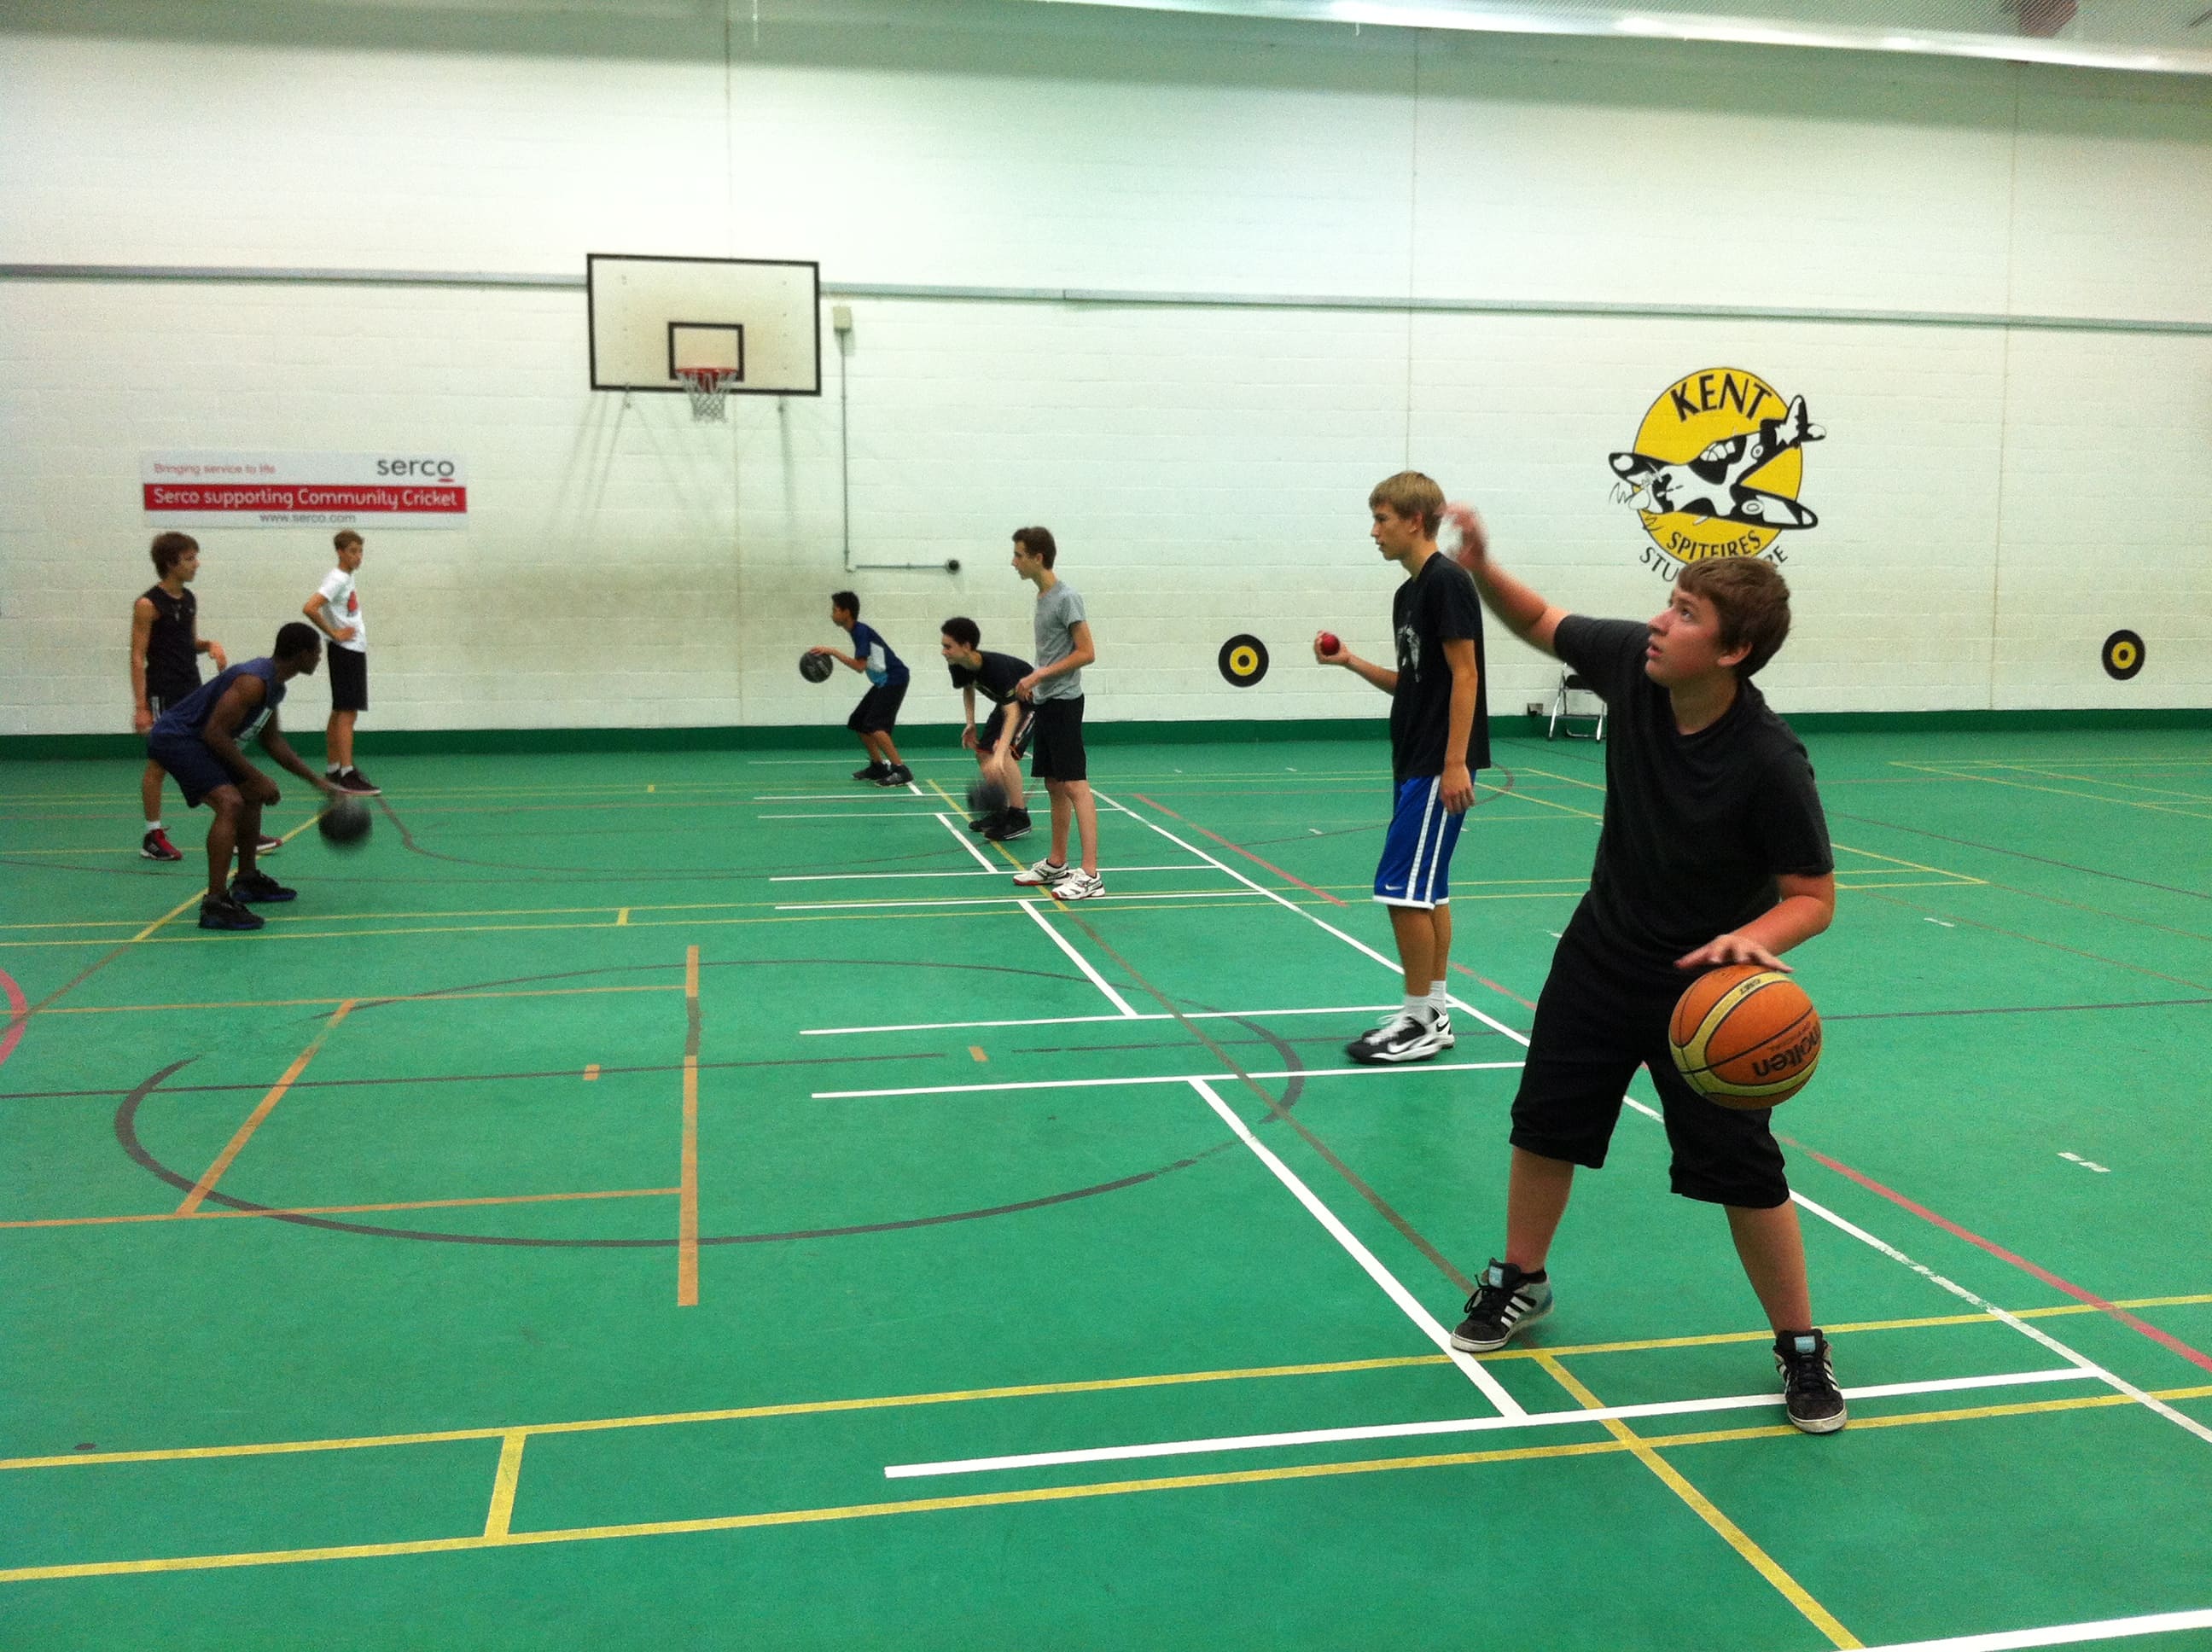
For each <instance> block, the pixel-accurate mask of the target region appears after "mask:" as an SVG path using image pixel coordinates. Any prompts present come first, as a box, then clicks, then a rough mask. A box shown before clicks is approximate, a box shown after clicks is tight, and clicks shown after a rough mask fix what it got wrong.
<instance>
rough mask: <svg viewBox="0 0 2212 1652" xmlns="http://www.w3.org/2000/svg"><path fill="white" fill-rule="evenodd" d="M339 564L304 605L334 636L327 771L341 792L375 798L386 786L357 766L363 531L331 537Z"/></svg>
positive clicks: (363, 686) (364, 639)
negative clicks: (359, 583)
mask: <svg viewBox="0 0 2212 1652" xmlns="http://www.w3.org/2000/svg"><path fill="white" fill-rule="evenodd" d="M331 549H332V550H335V551H336V552H337V559H338V565H337V567H336V568H332V569H331V571H330V572H329V573H328V574H325V575H323V582H322V584H320V585H319V586H316V587H315V594H314V595H313V596H312V597H310V598H307V602H306V604H304V605H303V606H302V607H301V610H300V611H301V613H303V614H305V615H306V616H307V617H308V618H309V619H311V620H313V622H314V624H315V629H317V630H319V631H320V632H321V633H322V634H323V635H325V636H326V637H328V638H329V639H330V640H331V720H330V721H329V722H328V723H327V724H325V726H324V729H323V738H324V743H325V750H324V753H323V755H324V756H325V759H326V760H327V761H325V763H324V765H323V772H324V773H325V774H327V775H328V776H329V777H330V780H331V784H332V785H334V786H336V787H337V789H338V790H339V791H341V792H350V793H354V795H355V796H356V797H363V798H373V797H375V796H376V795H377V794H378V793H380V791H381V790H382V789H383V788H382V787H379V786H377V785H375V784H374V782H373V781H371V780H370V779H369V778H368V775H366V774H362V772H361V770H359V769H358V768H355V767H354V766H353V726H354V724H355V722H356V720H358V719H359V718H360V716H361V714H362V713H363V712H365V711H367V710H368V616H366V615H364V614H363V613H362V611H361V592H359V591H358V590H357V589H356V587H355V585H354V577H353V576H354V575H355V574H358V573H359V572H360V571H361V556H362V544H361V536H360V535H359V534H357V533H356V532H355V531H353V530H352V529H351V528H342V529H340V530H339V531H338V532H337V533H336V534H335V535H333V536H332V537H331Z"/></svg>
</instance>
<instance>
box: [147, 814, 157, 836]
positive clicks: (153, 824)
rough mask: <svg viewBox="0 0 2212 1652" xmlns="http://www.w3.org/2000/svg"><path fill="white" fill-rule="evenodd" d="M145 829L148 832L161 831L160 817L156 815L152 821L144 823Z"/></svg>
mask: <svg viewBox="0 0 2212 1652" xmlns="http://www.w3.org/2000/svg"><path fill="white" fill-rule="evenodd" d="M146 829H147V830H148V831H149V832H158V831H160V830H161V817H160V816H159V815H156V816H155V817H154V818H153V819H151V820H149V821H148V822H147V823H146Z"/></svg>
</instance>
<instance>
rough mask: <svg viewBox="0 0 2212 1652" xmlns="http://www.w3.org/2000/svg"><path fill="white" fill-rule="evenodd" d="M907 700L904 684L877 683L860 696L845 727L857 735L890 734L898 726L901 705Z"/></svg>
mask: <svg viewBox="0 0 2212 1652" xmlns="http://www.w3.org/2000/svg"><path fill="white" fill-rule="evenodd" d="M905 698H906V684H905V683H873V684H872V685H870V687H869V689H868V691H867V692H866V694H864V695H861V696H860V704H859V705H857V706H855V707H854V708H853V714H852V715H851V716H850V717H848V718H847V719H846V720H845V726H846V727H847V728H849V729H851V730H852V731H853V732H854V733H855V734H888V733H890V732H891V730H893V729H894V728H896V727H897V726H898V714H899V704H900V702H901V701H903V700H904V699H905Z"/></svg>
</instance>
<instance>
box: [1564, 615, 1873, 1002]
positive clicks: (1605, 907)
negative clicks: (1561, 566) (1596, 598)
mask: <svg viewBox="0 0 2212 1652" xmlns="http://www.w3.org/2000/svg"><path fill="white" fill-rule="evenodd" d="M1650 635H1651V634H1650V627H1649V626H1647V625H1644V623H1642V622H1640V621H1636V620H1600V619H1589V618H1586V617H1584V616H1581V615H1571V616H1568V617H1567V618H1565V619H1563V620H1561V621H1560V622H1559V630H1558V632H1557V633H1556V635H1554V637H1553V644H1552V646H1553V649H1554V650H1555V651H1556V652H1557V653H1558V654H1559V658H1560V659H1562V660H1564V661H1565V662H1566V665H1567V666H1568V668H1569V669H1570V670H1571V671H1574V672H1576V673H1577V675H1579V676H1580V677H1582V678H1583V681H1584V682H1586V683H1589V685H1590V687H1591V688H1592V689H1595V691H1596V692H1597V693H1598V694H1599V695H1601V696H1602V697H1603V698H1604V700H1605V702H1606V706H1607V710H1608V712H1609V715H1608V717H1607V722H1606V738H1605V786H1606V790H1605V825H1604V827H1603V829H1601V831H1600V833H1599V834H1598V841H1597V865H1596V867H1595V870H1594V871H1593V872H1591V874H1590V887H1589V894H1588V895H1586V896H1583V902H1582V905H1581V906H1580V907H1579V908H1577V909H1576V913H1575V919H1574V921H1575V922H1576V923H1577V925H1583V924H1587V925H1589V926H1591V927H1592V928H1593V929H1594V930H1595V933H1596V935H1597V937H1598V938H1600V939H1601V941H1602V942H1604V943H1605V944H1606V945H1607V948H1608V950H1610V951H1613V953H1614V955H1615V956H1616V957H1620V959H1621V960H1622V962H1623V963H1626V964H1628V965H1629V966H1631V967H1632V968H1633V969H1637V970H1638V971H1639V972H1649V973H1650V974H1653V975H1661V976H1664V977H1665V978H1667V979H1669V980H1680V979H1681V978H1682V975H1683V972H1681V971H1680V970H1677V969H1675V968H1674V960H1675V959H1676V958H1679V957H1681V956H1682V955H1683V954H1684V953H1686V952H1694V951H1697V949H1698V948H1699V947H1701V946H1703V945H1704V944H1705V943H1706V942H1708V941H1710V940H1711V939H1712V938H1714V937H1715V936H1716V935H1723V934H1726V933H1727V932H1729V931H1730V930H1733V929H1736V928H1738V927H1740V926H1742V925H1744V924H1747V923H1748V922H1750V921H1751V920H1753V918H1756V917H1758V916H1759V914H1761V913H1762V912H1765V911H1766V910H1767V909H1768V908H1770V907H1771V906H1772V905H1773V904H1774V902H1775V901H1776V900H1777V899H1778V895H1779V891H1778V888H1777V886H1776V884H1775V879H1776V878H1778V877H1781V876H1784V875H1788V876H1796V877H1805V878H1817V877H1819V876H1820V875H1821V874H1823V873H1826V872H1832V871H1834V870H1835V865H1836V861H1835V855H1834V853H1833V851H1832V849H1831V848H1830V847H1829V844H1828V823H1827V818H1826V816H1825V815H1824V814H1823V813H1822V812H1821V810H1820V793H1819V791H1818V790H1817V789H1816V788H1815V787H1814V784H1813V764H1812V760H1811V759H1810V758H1809V757H1808V756H1807V755H1806V752H1805V747H1804V745H1803V744H1802V742H1801V741H1799V739H1798V738H1797V736H1796V733H1795V732H1793V731H1792V730H1791V728H1790V725H1789V724H1787V723H1785V722H1784V721H1783V720H1782V719H1781V718H1780V717H1779V716H1778V715H1777V714H1775V713H1774V711H1773V710H1772V709H1771V708H1769V707H1768V705H1767V703H1766V698H1765V695H1762V694H1760V693H1759V690H1758V689H1757V688H1755V687H1754V686H1753V685H1752V684H1751V683H1740V684H1739V685H1738V687H1737V690H1736V697H1735V704H1733V705H1731V706H1730V707H1729V708H1728V710H1727V711H1725V712H1723V714H1721V717H1720V720H1718V721H1717V722H1715V723H1713V724H1711V725H1710V726H1707V727H1705V728H1701V729H1699V731H1698V732H1696V733H1694V734H1684V733H1682V732H1680V730H1678V729H1677V728H1676V727H1675V726H1674V701H1673V700H1672V699H1671V698H1670V697H1669V696H1668V693H1667V690H1666V689H1662V688H1661V687H1660V686H1659V685H1658V684H1657V683H1654V682H1653V681H1652V680H1651V679H1650V677H1647V676H1645V675H1644V649H1645V647H1647V646H1648V645H1649V643H1650Z"/></svg>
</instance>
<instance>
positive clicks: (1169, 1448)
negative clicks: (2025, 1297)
mask: <svg viewBox="0 0 2212 1652" xmlns="http://www.w3.org/2000/svg"><path fill="white" fill-rule="evenodd" d="M2083 1380H2085V1379H2084V1378H2083V1376H2082V1374H2081V1372H2080V1371H2077V1370H2074V1369H2072V1368H2071V1367H2070V1366H2069V1367H2068V1368H2066V1369H2064V1370H2041V1371H2003V1372H2000V1373H1998V1374H1996V1375H1995V1376H1948V1377H1939V1378H1937V1379H1936V1380H1934V1381H1932V1382H1884V1383H1880V1384H1877V1385H1876V1386H1875V1387H1872V1388H1845V1389H1844V1396H1845V1397H1846V1398H1847V1399H1851V1400H1880V1399H1887V1398H1891V1397H1893V1396H1902V1395H1907V1394H1956V1393H1959V1392H1960V1391H1961V1390H1964V1389H1968V1388H2011V1387H2014V1386H2015V1385H2018V1384H2027V1383H2039V1382H2081V1381H2083ZM1781 1406H1782V1396H1781V1395H1780V1394H1776V1393H1767V1394H1729V1395H1727V1396H1725V1397H1723V1398H1720V1399H1715V1400H1657V1401H1654V1402H1652V1403H1650V1404H1648V1405H1640V1406H1605V1407H1604V1408H1603V1409H1601V1410H1593V1411H1539V1412H1525V1411H1520V1410H1519V1409H1518V1408H1517V1407H1516V1411H1515V1413H1514V1414H1512V1415H1510V1416H1505V1417H1451V1418H1441V1419H1438V1420H1435V1421H1430V1422H1424V1423H1373V1424H1365V1425H1364V1426H1360V1427H1357V1428H1314V1429H1297V1430H1291V1431H1289V1432H1285V1433H1281V1434H1228V1435H1222V1436H1218V1437H1217V1438H1214V1439H1210V1440H1160V1441H1154V1442H1149V1443H1147V1444H1144V1445H1126V1446H1094V1447H1091V1448H1088V1449H1083V1450H1078V1451H1033V1452H1024V1453H1022V1454H1019V1455H1012V1456H1005V1457H964V1458H955V1459H952V1460H951V1461H945V1462H936V1463H895V1464H893V1465H891V1466H890V1467H887V1468H885V1469H884V1479H894V1480H905V1479H921V1478H922V1477H923V1476H925V1475H935V1474H980V1473H984V1472H986V1471H987V1470H991V1469H1000V1468H1052V1467H1060V1466H1061V1465H1064V1464H1068V1463H1103V1462H1125V1461H1128V1460H1130V1459H1131V1458H1136V1457H1188V1456H1197V1455H1203V1454H1206V1453H1210V1452H1218V1451H1267V1450H1273V1449H1275V1448H1277V1447H1281V1446H1309V1445H1330V1444H1334V1443H1336V1442H1340V1441H1346V1440H1410V1439H1421V1438H1426V1437H1428V1436H1432V1435H1438V1434H1489V1433H1493V1432H1496V1431H1497V1430H1501V1429H1527V1428H1558V1427H1561V1426H1572V1425H1573V1424H1577V1423H1604V1422H1608V1421H1613V1420H1616V1419H1617V1420H1619V1421H1621V1422H1627V1421H1630V1420H1632V1419H1633V1418H1639V1417H1647V1418H1648V1417H1692V1416H1697V1415H1699V1414H1701V1413H1704V1412H1716V1411H1757V1410H1760V1409H1763V1408H1771V1409H1775V1410H1779V1409H1780V1408H1781Z"/></svg>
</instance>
